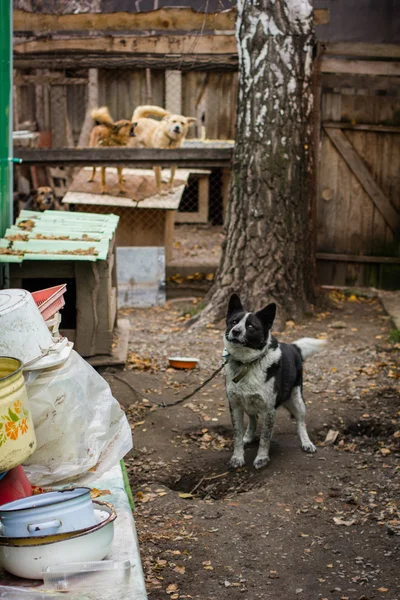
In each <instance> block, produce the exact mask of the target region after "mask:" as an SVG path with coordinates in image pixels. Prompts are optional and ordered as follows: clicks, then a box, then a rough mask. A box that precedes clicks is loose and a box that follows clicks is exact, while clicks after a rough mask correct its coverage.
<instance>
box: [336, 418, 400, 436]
mask: <svg viewBox="0 0 400 600" xmlns="http://www.w3.org/2000/svg"><path fill="white" fill-rule="evenodd" d="M395 431H396V425H394V424H393V423H390V422H389V423H388V422H384V421H380V420H379V419H368V420H366V421H356V422H354V423H350V424H349V425H347V427H346V429H344V431H343V433H344V434H345V435H350V436H352V437H366V438H371V439H373V438H385V439H386V438H387V437H389V436H391V435H393V433H394V432H395Z"/></svg>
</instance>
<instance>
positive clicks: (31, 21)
mask: <svg viewBox="0 0 400 600" xmlns="http://www.w3.org/2000/svg"><path fill="white" fill-rule="evenodd" d="M235 19H236V9H235V8H232V9H230V10H224V11H220V12H216V13H201V12H195V11H194V10H193V9H192V8H186V7H179V8H178V7H176V8H174V7H170V8H160V9H158V10H153V11H150V12H141V13H128V12H115V13H78V14H68V15H53V14H45V13H33V12H25V11H23V10H15V11H14V13H13V27H14V33H17V34H18V33H30V32H34V33H43V32H49V33H51V32H52V33H55V32H61V31H68V32H71V31H91V32H93V31H140V30H145V31H148V30H151V31H169V32H170V31H201V32H203V31H232V30H234V29H235ZM329 19H330V12H329V9H325V8H321V9H318V8H317V9H314V25H325V24H326V23H329Z"/></svg>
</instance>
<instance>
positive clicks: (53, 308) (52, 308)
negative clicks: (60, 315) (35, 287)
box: [32, 283, 67, 321]
mask: <svg viewBox="0 0 400 600" xmlns="http://www.w3.org/2000/svg"><path fill="white" fill-rule="evenodd" d="M66 289H67V284H66V283H63V284H62V285H56V286H54V287H51V288H46V289H45V290H39V291H37V292H32V296H33V299H34V301H35V302H36V304H37V307H38V308H39V310H40V312H41V315H42V317H43V319H44V320H45V321H47V320H48V319H51V317H53V316H54V315H55V314H56V312H58V311H59V310H61V309H62V308H63V307H64V306H65V300H64V294H65V291H66Z"/></svg>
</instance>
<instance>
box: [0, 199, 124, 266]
mask: <svg viewBox="0 0 400 600" xmlns="http://www.w3.org/2000/svg"><path fill="white" fill-rule="evenodd" d="M27 220H30V221H33V222H34V227H33V228H32V229H31V230H30V231H26V230H24V229H23V228H21V227H19V226H18V225H19V224H20V223H21V222H22V221H27ZM118 221H119V217H118V216H117V215H97V214H92V213H74V212H66V211H65V212H64V211H53V210H48V211H45V212H43V213H39V212H36V211H30V210H23V211H21V212H20V215H19V218H18V219H17V220H16V224H15V225H13V226H12V227H10V228H8V229H7V232H6V235H7V236H13V235H17V234H22V235H26V236H27V239H26V240H15V241H13V240H7V239H1V240H0V248H8V249H11V250H16V251H21V252H22V253H23V254H21V255H17V254H0V262H2V263H21V262H23V261H24V260H52V261H53V260H56V261H58V260H62V261H65V260H68V261H71V260H73V261H75V260H79V261H90V262H94V261H96V260H106V259H107V255H108V250H109V244H110V240H111V239H112V238H113V236H114V234H115V230H116V228H117V225H118ZM37 234H41V235H43V236H46V235H49V236H52V237H54V236H59V237H66V236H68V237H70V238H72V239H68V240H61V239H60V240H51V239H50V240H49V239H44V240H43V239H35V238H36V236H37ZM84 236H89V237H92V238H95V239H94V240H91V241H88V240H86V239H85V238H84ZM89 248H94V251H95V254H80V253H79V252H77V251H79V250H83V251H85V250H86V251H87V250H88V249H89ZM75 252H77V253H76V254H75ZM61 253H62V254H61Z"/></svg>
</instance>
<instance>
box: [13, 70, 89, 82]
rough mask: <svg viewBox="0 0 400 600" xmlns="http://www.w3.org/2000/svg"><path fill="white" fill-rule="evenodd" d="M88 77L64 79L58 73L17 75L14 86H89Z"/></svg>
mask: <svg viewBox="0 0 400 600" xmlns="http://www.w3.org/2000/svg"><path fill="white" fill-rule="evenodd" d="M87 83H88V79H87V77H64V76H63V75H61V74H60V75H59V74H57V73H45V74H41V75H21V74H19V73H17V75H16V76H15V77H14V85H26V84H35V85H46V84H48V85H87Z"/></svg>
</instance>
